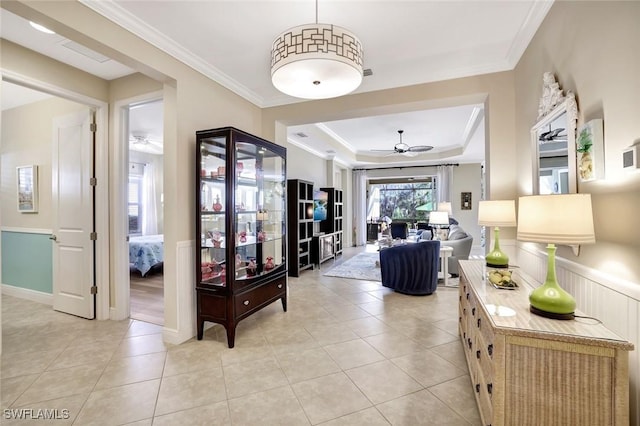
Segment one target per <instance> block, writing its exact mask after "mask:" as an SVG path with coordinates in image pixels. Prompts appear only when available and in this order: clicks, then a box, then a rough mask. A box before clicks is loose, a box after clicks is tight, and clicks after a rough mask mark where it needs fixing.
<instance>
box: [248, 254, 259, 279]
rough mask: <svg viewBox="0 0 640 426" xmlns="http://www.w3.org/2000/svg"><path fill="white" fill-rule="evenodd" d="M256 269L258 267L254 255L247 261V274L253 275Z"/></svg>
mask: <svg viewBox="0 0 640 426" xmlns="http://www.w3.org/2000/svg"><path fill="white" fill-rule="evenodd" d="M256 269H258V265H256V259H255V257H252V258H251V259H249V263H247V275H249V276H253V275H255V274H256Z"/></svg>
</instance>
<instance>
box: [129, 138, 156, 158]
mask: <svg viewBox="0 0 640 426" xmlns="http://www.w3.org/2000/svg"><path fill="white" fill-rule="evenodd" d="M129 148H130V149H133V150H136V151H146V152H151V153H158V154H160V153H162V140H156V139H152V138H150V137H148V136H145V135H131V136H130V137H129Z"/></svg>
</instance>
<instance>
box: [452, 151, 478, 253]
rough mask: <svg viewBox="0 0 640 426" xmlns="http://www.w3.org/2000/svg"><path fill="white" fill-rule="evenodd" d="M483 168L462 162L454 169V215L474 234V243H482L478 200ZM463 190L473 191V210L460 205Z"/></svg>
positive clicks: (475, 164) (465, 228)
mask: <svg viewBox="0 0 640 426" xmlns="http://www.w3.org/2000/svg"><path fill="white" fill-rule="evenodd" d="M481 173H482V169H481V167H480V164H478V163H474V164H460V165H459V166H458V167H454V169H453V182H452V184H451V193H452V195H451V196H452V199H451V207H452V210H453V217H455V218H456V220H457V221H458V222H459V223H460V226H461V227H462V228H463V229H464V230H465V231H466V232H467V233H468V234H471V236H473V245H474V246H479V245H480V230H481V228H480V226H478V201H480V199H481V197H482V192H481V191H482V188H481V185H480V177H481ZM461 192H471V210H462V209H461V208H460V207H461V206H460V200H461V194H460V193H461Z"/></svg>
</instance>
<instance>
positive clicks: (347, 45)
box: [271, 24, 363, 99]
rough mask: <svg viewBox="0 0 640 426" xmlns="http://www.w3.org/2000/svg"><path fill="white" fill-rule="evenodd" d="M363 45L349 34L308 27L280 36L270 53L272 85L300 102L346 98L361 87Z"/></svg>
mask: <svg viewBox="0 0 640 426" xmlns="http://www.w3.org/2000/svg"><path fill="white" fill-rule="evenodd" d="M362 57H363V54H362V44H361V43H360V40H359V39H358V38H357V37H356V36H355V35H354V34H353V33H351V32H350V31H349V30H346V29H344V28H342V27H338V26H336V25H330V24H308V25H300V26H298V27H294V28H291V29H289V30H287V31H285V32H283V33H282V34H280V35H279V36H278V37H276V39H275V40H274V42H273V47H272V49H271V81H272V82H273V85H274V86H275V87H276V89H278V90H280V91H281V92H283V93H285V94H287V95H290V96H295V97H297V98H303V99H327V98H334V97H337V96H342V95H346V94H348V93H350V92H352V91H354V90H355V89H357V88H358V86H360V83H362V61H363V59H362Z"/></svg>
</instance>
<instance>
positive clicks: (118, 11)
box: [79, 0, 264, 108]
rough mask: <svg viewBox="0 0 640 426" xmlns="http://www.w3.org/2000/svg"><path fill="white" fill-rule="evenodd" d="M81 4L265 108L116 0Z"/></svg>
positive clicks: (251, 94)
mask: <svg viewBox="0 0 640 426" xmlns="http://www.w3.org/2000/svg"><path fill="white" fill-rule="evenodd" d="M79 2H80V3H82V4H83V5H85V6H86V7H88V8H89V9H91V10H93V11H94V12H96V13H98V14H100V15H102V16H104V17H105V18H107V19H108V20H110V21H112V22H113V23H115V24H117V25H119V26H121V27H122V28H124V29H125V30H127V31H129V32H131V33H133V34H135V35H137V36H138V37H140V38H141V39H143V40H144V41H146V42H148V43H150V44H152V45H153V46H155V47H157V48H158V49H160V50H162V51H163V52H165V53H166V54H168V55H170V56H172V57H173V58H175V59H177V60H178V61H180V62H182V63H184V64H186V65H188V66H189V67H191V68H193V69H194V70H196V71H198V72H199V73H201V74H203V75H205V76H206V77H208V78H210V79H211V80H213V81H215V82H216V83H218V84H220V85H221V86H223V87H225V88H227V89H229V90H231V91H232V92H234V93H235V94H237V95H239V96H241V97H242V98H244V99H246V100H248V101H249V102H251V103H252V104H254V105H256V106H258V107H260V108H263V107H264V99H263V98H262V97H260V96H258V95H256V94H255V93H254V92H252V91H251V90H249V89H247V88H246V87H245V86H243V85H242V84H240V83H238V82H237V81H236V80H234V79H233V78H231V77H229V76H228V75H227V74H225V73H223V72H222V71H220V70H219V69H217V68H216V67H213V66H211V65H210V64H208V63H207V62H205V61H203V60H202V59H200V58H199V57H198V56H197V55H195V54H193V53H192V52H190V51H189V50H188V49H186V48H185V47H183V46H181V45H180V44H178V43H176V42H175V41H173V40H172V39H170V38H169V37H167V36H165V35H164V34H162V33H161V32H159V31H158V30H156V29H155V28H153V27H151V26H150V25H147V24H146V23H145V22H143V21H141V20H140V19H138V18H136V17H135V16H134V15H133V14H131V13H130V12H128V11H127V10H126V9H124V8H123V7H121V6H120V5H118V4H117V3H115V2H114V1H112V0H102V1H91V0H79Z"/></svg>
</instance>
